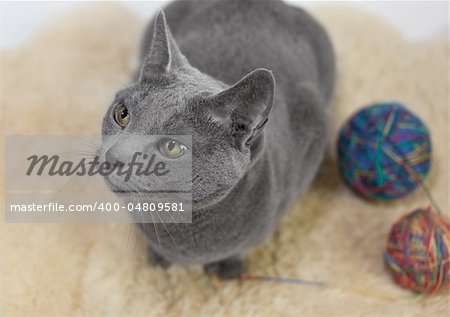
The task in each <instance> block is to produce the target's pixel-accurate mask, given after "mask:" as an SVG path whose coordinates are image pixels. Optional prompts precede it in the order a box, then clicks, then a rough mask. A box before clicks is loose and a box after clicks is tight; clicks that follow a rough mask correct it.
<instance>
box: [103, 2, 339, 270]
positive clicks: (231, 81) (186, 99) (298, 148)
mask: <svg viewBox="0 0 450 317" xmlns="http://www.w3.org/2000/svg"><path fill="white" fill-rule="evenodd" d="M165 14H166V19H167V22H166V21H165V18H164V14H162V13H161V12H160V13H159V14H158V15H157V17H156V19H155V22H152V23H150V25H149V27H148V29H147V32H146V34H145V36H144V40H143V45H142V54H141V68H140V69H139V71H138V72H137V74H136V78H138V80H137V81H136V82H135V83H134V84H132V85H130V86H129V87H128V88H126V89H124V90H122V91H120V92H119V93H118V94H117V96H116V101H115V102H114V103H113V105H112V106H111V109H110V110H109V111H108V112H107V114H106V116H105V118H104V123H103V133H104V134H118V135H119V139H120V134H121V133H123V131H121V129H120V127H118V126H117V124H115V122H114V120H113V119H112V114H111V113H112V111H113V109H114V107H115V105H116V104H117V102H118V101H120V102H123V103H124V104H126V106H127V107H128V108H129V110H130V112H131V120H130V123H129V125H128V126H127V127H126V128H125V130H124V131H128V132H130V133H143V134H179V135H181V134H191V135H192V137H193V149H192V150H193V172H192V173H193V203H194V205H193V206H194V208H193V220H192V224H187V225H183V224H166V227H164V226H163V225H162V224H156V226H154V225H153V224H140V225H139V227H140V228H141V229H143V232H145V237H146V239H147V242H148V245H149V248H150V250H151V252H150V253H149V256H150V260H151V261H152V262H153V263H154V264H157V265H160V266H163V267H167V266H168V265H169V264H170V262H175V263H181V264H203V265H205V271H206V272H207V273H212V274H217V275H218V276H219V277H222V278H231V277H234V276H236V275H239V274H240V273H241V272H242V270H243V264H242V258H243V256H245V253H246V252H247V251H248V250H249V249H250V248H252V247H254V246H255V245H257V244H259V243H261V242H262V241H263V240H264V239H265V238H266V237H267V236H268V235H269V234H270V232H271V231H272V230H273V229H274V227H275V226H276V224H277V222H278V221H279V219H280V216H281V215H282V214H283V213H284V212H285V210H286V206H287V205H288V204H289V202H291V201H292V200H293V199H294V198H295V197H296V195H297V194H299V193H301V192H303V191H305V190H306V189H307V188H308V186H309V185H310V183H311V181H312V179H313V178H314V175H315V174H316V172H317V169H318V167H319V164H320V162H321V160H322V156H323V152H324V147H325V143H326V121H327V120H326V112H327V111H326V110H327V105H328V103H329V99H330V97H331V95H332V91H333V86H334V56H333V49H332V46H331V44H330V41H329V40H328V37H327V35H326V33H325V31H324V30H323V29H322V27H321V26H320V25H319V24H318V23H317V22H316V21H315V20H314V19H313V18H312V17H311V16H309V15H308V14H307V13H305V12H304V11H303V10H301V9H299V8H296V7H291V6H289V5H287V4H285V3H283V2H282V1H279V0H265V1H258V0H236V1H224V0H221V1H220V0H219V1H201V0H200V1H199V0H179V1H175V2H172V3H170V4H169V5H168V6H167V7H166V8H165ZM167 25H169V26H170V29H171V31H169V30H168V27H167ZM172 34H173V37H172ZM269 70H270V71H269ZM133 113H139V116H133ZM266 118H268V121H267V124H265V119H266ZM264 124H265V126H264ZM113 146H116V147H117V146H120V143H117V144H115V145H113ZM107 150H108V149H102V151H103V153H104V152H105V151H107ZM155 228H157V229H158V231H159V241H158V239H157V237H156V233H155ZM168 231H170V234H171V235H172V237H173V238H174V239H175V241H176V244H175V243H174V241H173V240H172V238H171V237H170V235H169V233H168Z"/></svg>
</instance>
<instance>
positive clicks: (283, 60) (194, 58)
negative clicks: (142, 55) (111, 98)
mask: <svg viewBox="0 0 450 317" xmlns="http://www.w3.org/2000/svg"><path fill="white" fill-rule="evenodd" d="M164 10H165V13H166V16H167V20H168V23H169V26H170V28H171V30H172V33H173V35H174V37H175V39H176V40H177V43H178V45H179V46H180V49H181V51H182V52H183V53H184V54H185V55H186V57H187V58H188V60H189V61H190V63H191V64H192V65H193V66H195V67H197V68H199V69H200V70H201V71H203V72H205V73H207V74H209V75H211V76H213V77H215V78H217V79H220V80H222V81H224V82H226V83H228V84H231V83H234V82H236V81H237V80H239V79H240V78H242V77H243V76H244V75H245V74H247V73H249V72H250V71H252V70H253V69H255V68H259V67H265V68H268V69H271V70H272V71H274V74H275V77H276V78H277V84H278V87H279V88H281V87H283V86H284V88H285V89H289V86H292V88H293V89H295V87H293V85H294V84H293V82H296V83H298V82H301V81H303V80H307V81H312V82H316V83H318V84H320V85H322V86H324V89H325V90H330V89H331V83H329V82H328V81H329V80H328V78H332V77H333V74H332V72H333V70H334V65H333V64H332V63H333V56H332V47H331V44H330V43H329V40H328V37H327V35H326V33H325V31H324V30H323V29H322V27H321V26H320V25H319V24H318V23H317V22H316V21H315V20H314V19H313V18H312V17H311V16H310V15H309V14H307V13H306V12H304V11H303V10H301V9H299V8H296V7H292V6H290V5H288V4H286V3H284V2H283V1H281V0H210V1H204V0H177V1H175V2H172V3H171V4H169V5H168V6H167V7H166V8H165V9H164ZM150 42H151V27H150V30H149V31H148V33H147V36H146V39H145V42H144V47H143V52H145V50H146V49H148V47H147V48H146V47H145V46H146V43H150ZM147 46H149V44H147ZM325 86H330V88H328V87H325ZM325 93H327V92H325ZM327 94H328V93H327Z"/></svg>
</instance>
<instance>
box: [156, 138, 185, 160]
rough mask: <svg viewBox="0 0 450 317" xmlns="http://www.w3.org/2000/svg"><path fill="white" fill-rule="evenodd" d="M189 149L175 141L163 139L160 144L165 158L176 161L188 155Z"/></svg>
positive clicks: (160, 149)
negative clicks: (185, 154)
mask: <svg viewBox="0 0 450 317" xmlns="http://www.w3.org/2000/svg"><path fill="white" fill-rule="evenodd" d="M186 150H187V147H186V146H185V145H184V144H181V143H180V142H178V141H176V140H173V139H163V140H162V141H161V142H159V151H160V152H161V154H162V155H164V156H165V157H168V158H171V159H176V158H179V157H181V156H183V154H184V153H186Z"/></svg>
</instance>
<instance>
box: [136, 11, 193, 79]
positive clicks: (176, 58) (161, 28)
mask: <svg viewBox="0 0 450 317" xmlns="http://www.w3.org/2000/svg"><path fill="white" fill-rule="evenodd" d="M187 63H188V62H187V59H186V57H184V55H183V54H182V53H181V51H180V49H179V48H178V45H177V43H176V42H175V40H174V38H173V36H172V34H171V32H170V29H169V26H168V25H167V21H166V17H165V15H164V12H163V11H162V10H160V11H159V12H158V13H157V14H156V17H155V22H154V26H153V38H152V45H151V47H150V52H149V54H148V55H147V57H146V59H145V61H144V64H143V66H142V68H141V74H140V78H139V80H143V79H146V78H149V77H153V76H155V75H156V76H157V75H161V74H165V73H168V72H170V71H171V70H173V69H176V68H178V67H182V66H183V65H186V64H187Z"/></svg>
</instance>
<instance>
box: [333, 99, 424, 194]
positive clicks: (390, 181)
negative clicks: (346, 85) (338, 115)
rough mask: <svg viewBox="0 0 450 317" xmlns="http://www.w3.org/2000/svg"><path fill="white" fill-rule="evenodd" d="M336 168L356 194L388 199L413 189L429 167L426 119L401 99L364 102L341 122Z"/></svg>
mask: <svg viewBox="0 0 450 317" xmlns="http://www.w3.org/2000/svg"><path fill="white" fill-rule="evenodd" d="M337 151H338V158H339V168H340V171H341V174H342V176H343V178H344V179H345V181H346V183H347V184H348V185H349V186H350V187H351V188H352V189H353V190H354V191H355V192H356V193H358V194H359V195H361V196H363V197H365V198H368V199H373V200H382V201H389V200H394V199H397V198H400V197H403V196H405V195H407V194H408V193H410V192H412V191H413V190H414V189H415V188H416V187H417V186H418V185H419V184H420V183H421V181H422V180H423V179H424V178H425V177H426V176H427V174H428V172H429V170H430V167H431V141H430V135H429V132H428V129H427V127H426V126H425V124H424V123H423V122H422V121H421V120H420V119H419V118H418V117H417V116H416V115H414V114H413V113H411V112H410V111H409V110H408V109H406V108H405V107H404V106H403V105H401V104H399V103H377V104H373V105H371V106H368V107H366V108H364V109H362V110H360V111H358V112H357V113H356V114H355V115H353V116H352V117H351V118H350V120H349V121H348V122H347V123H346V124H345V125H344V126H343V127H342V129H341V131H340V133H339V139H338V144H337Z"/></svg>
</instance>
